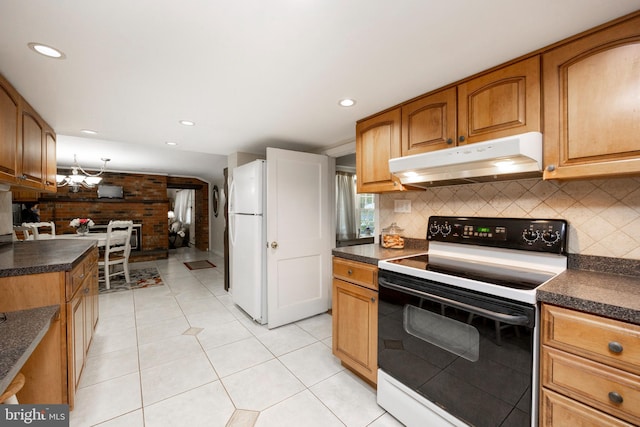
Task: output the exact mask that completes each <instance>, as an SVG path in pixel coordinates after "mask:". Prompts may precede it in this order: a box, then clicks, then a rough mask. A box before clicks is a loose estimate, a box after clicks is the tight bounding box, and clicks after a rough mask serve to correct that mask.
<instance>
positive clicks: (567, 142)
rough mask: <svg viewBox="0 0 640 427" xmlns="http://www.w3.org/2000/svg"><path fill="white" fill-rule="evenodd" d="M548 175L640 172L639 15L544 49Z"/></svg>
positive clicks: (597, 175)
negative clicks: (549, 48)
mask: <svg viewBox="0 0 640 427" xmlns="http://www.w3.org/2000/svg"><path fill="white" fill-rule="evenodd" d="M542 62H543V78H544V82H543V85H544V164H545V167H546V169H545V171H544V178H545V179H570V178H593V177H604V176H622V175H628V174H637V173H638V172H640V144H638V141H637V135H638V133H640V96H638V88H639V87H640V15H638V14H636V16H635V17H632V18H631V19H628V20H626V21H623V22H621V23H618V24H616V25H613V26H610V27H607V28H605V29H602V30H600V31H597V32H595V33H592V34H589V35H587V36H585V37H581V38H578V39H576V40H574V41H572V42H569V43H567V44H565V45H562V46H560V47H558V48H556V49H553V50H551V51H550V52H548V53H545V54H544V56H543V58H542Z"/></svg>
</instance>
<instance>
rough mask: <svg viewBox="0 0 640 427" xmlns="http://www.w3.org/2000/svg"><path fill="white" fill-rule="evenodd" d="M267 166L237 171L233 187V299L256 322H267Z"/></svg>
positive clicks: (254, 165) (249, 165)
mask: <svg viewBox="0 0 640 427" xmlns="http://www.w3.org/2000/svg"><path fill="white" fill-rule="evenodd" d="M265 166H266V163H265V161H264V160H255V161H253V162H251V163H247V164H245V165H242V166H239V167H237V168H235V169H233V175H232V177H231V182H230V184H229V268H230V275H229V281H230V291H231V299H232V301H233V303H234V304H237V305H238V306H239V307H240V308H242V309H243V310H244V311H245V312H246V313H247V314H249V315H250V316H251V317H252V318H253V319H254V320H255V321H256V322H258V323H260V324H266V323H267V267H266V257H267V250H266V241H267V239H266V215H265V211H266V210H265V207H266V191H265V183H266V167H265Z"/></svg>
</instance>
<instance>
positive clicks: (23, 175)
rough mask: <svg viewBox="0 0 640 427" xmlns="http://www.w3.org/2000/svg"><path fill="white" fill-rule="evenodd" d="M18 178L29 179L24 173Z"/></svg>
mask: <svg viewBox="0 0 640 427" xmlns="http://www.w3.org/2000/svg"><path fill="white" fill-rule="evenodd" d="M18 178H19V179H27V175H25V174H22V175H20V176H19V177H18Z"/></svg>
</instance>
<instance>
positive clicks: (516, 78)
mask: <svg viewBox="0 0 640 427" xmlns="http://www.w3.org/2000/svg"><path fill="white" fill-rule="evenodd" d="M540 116H541V113H540V56H539V55H537V56H533V57H531V58H529V59H525V60H522V61H519V62H516V63H514V64H511V65H507V66H505V67H502V68H499V69H497V70H495V71H492V72H490V73H487V74H484V75H482V76H479V77H476V78H474V79H471V80H468V81H466V82H464V83H462V84H460V85H458V145H463V144H471V143H474V142H482V141H487V140H489V139H495V138H503V137H506V136H511V135H516V134H519V133H525V132H533V131H537V132H539V131H540V129H541V126H540Z"/></svg>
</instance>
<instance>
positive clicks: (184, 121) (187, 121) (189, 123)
mask: <svg viewBox="0 0 640 427" xmlns="http://www.w3.org/2000/svg"><path fill="white" fill-rule="evenodd" d="M180 124H181V125H184V126H195V125H196V122H192V121H191V120H180Z"/></svg>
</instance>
